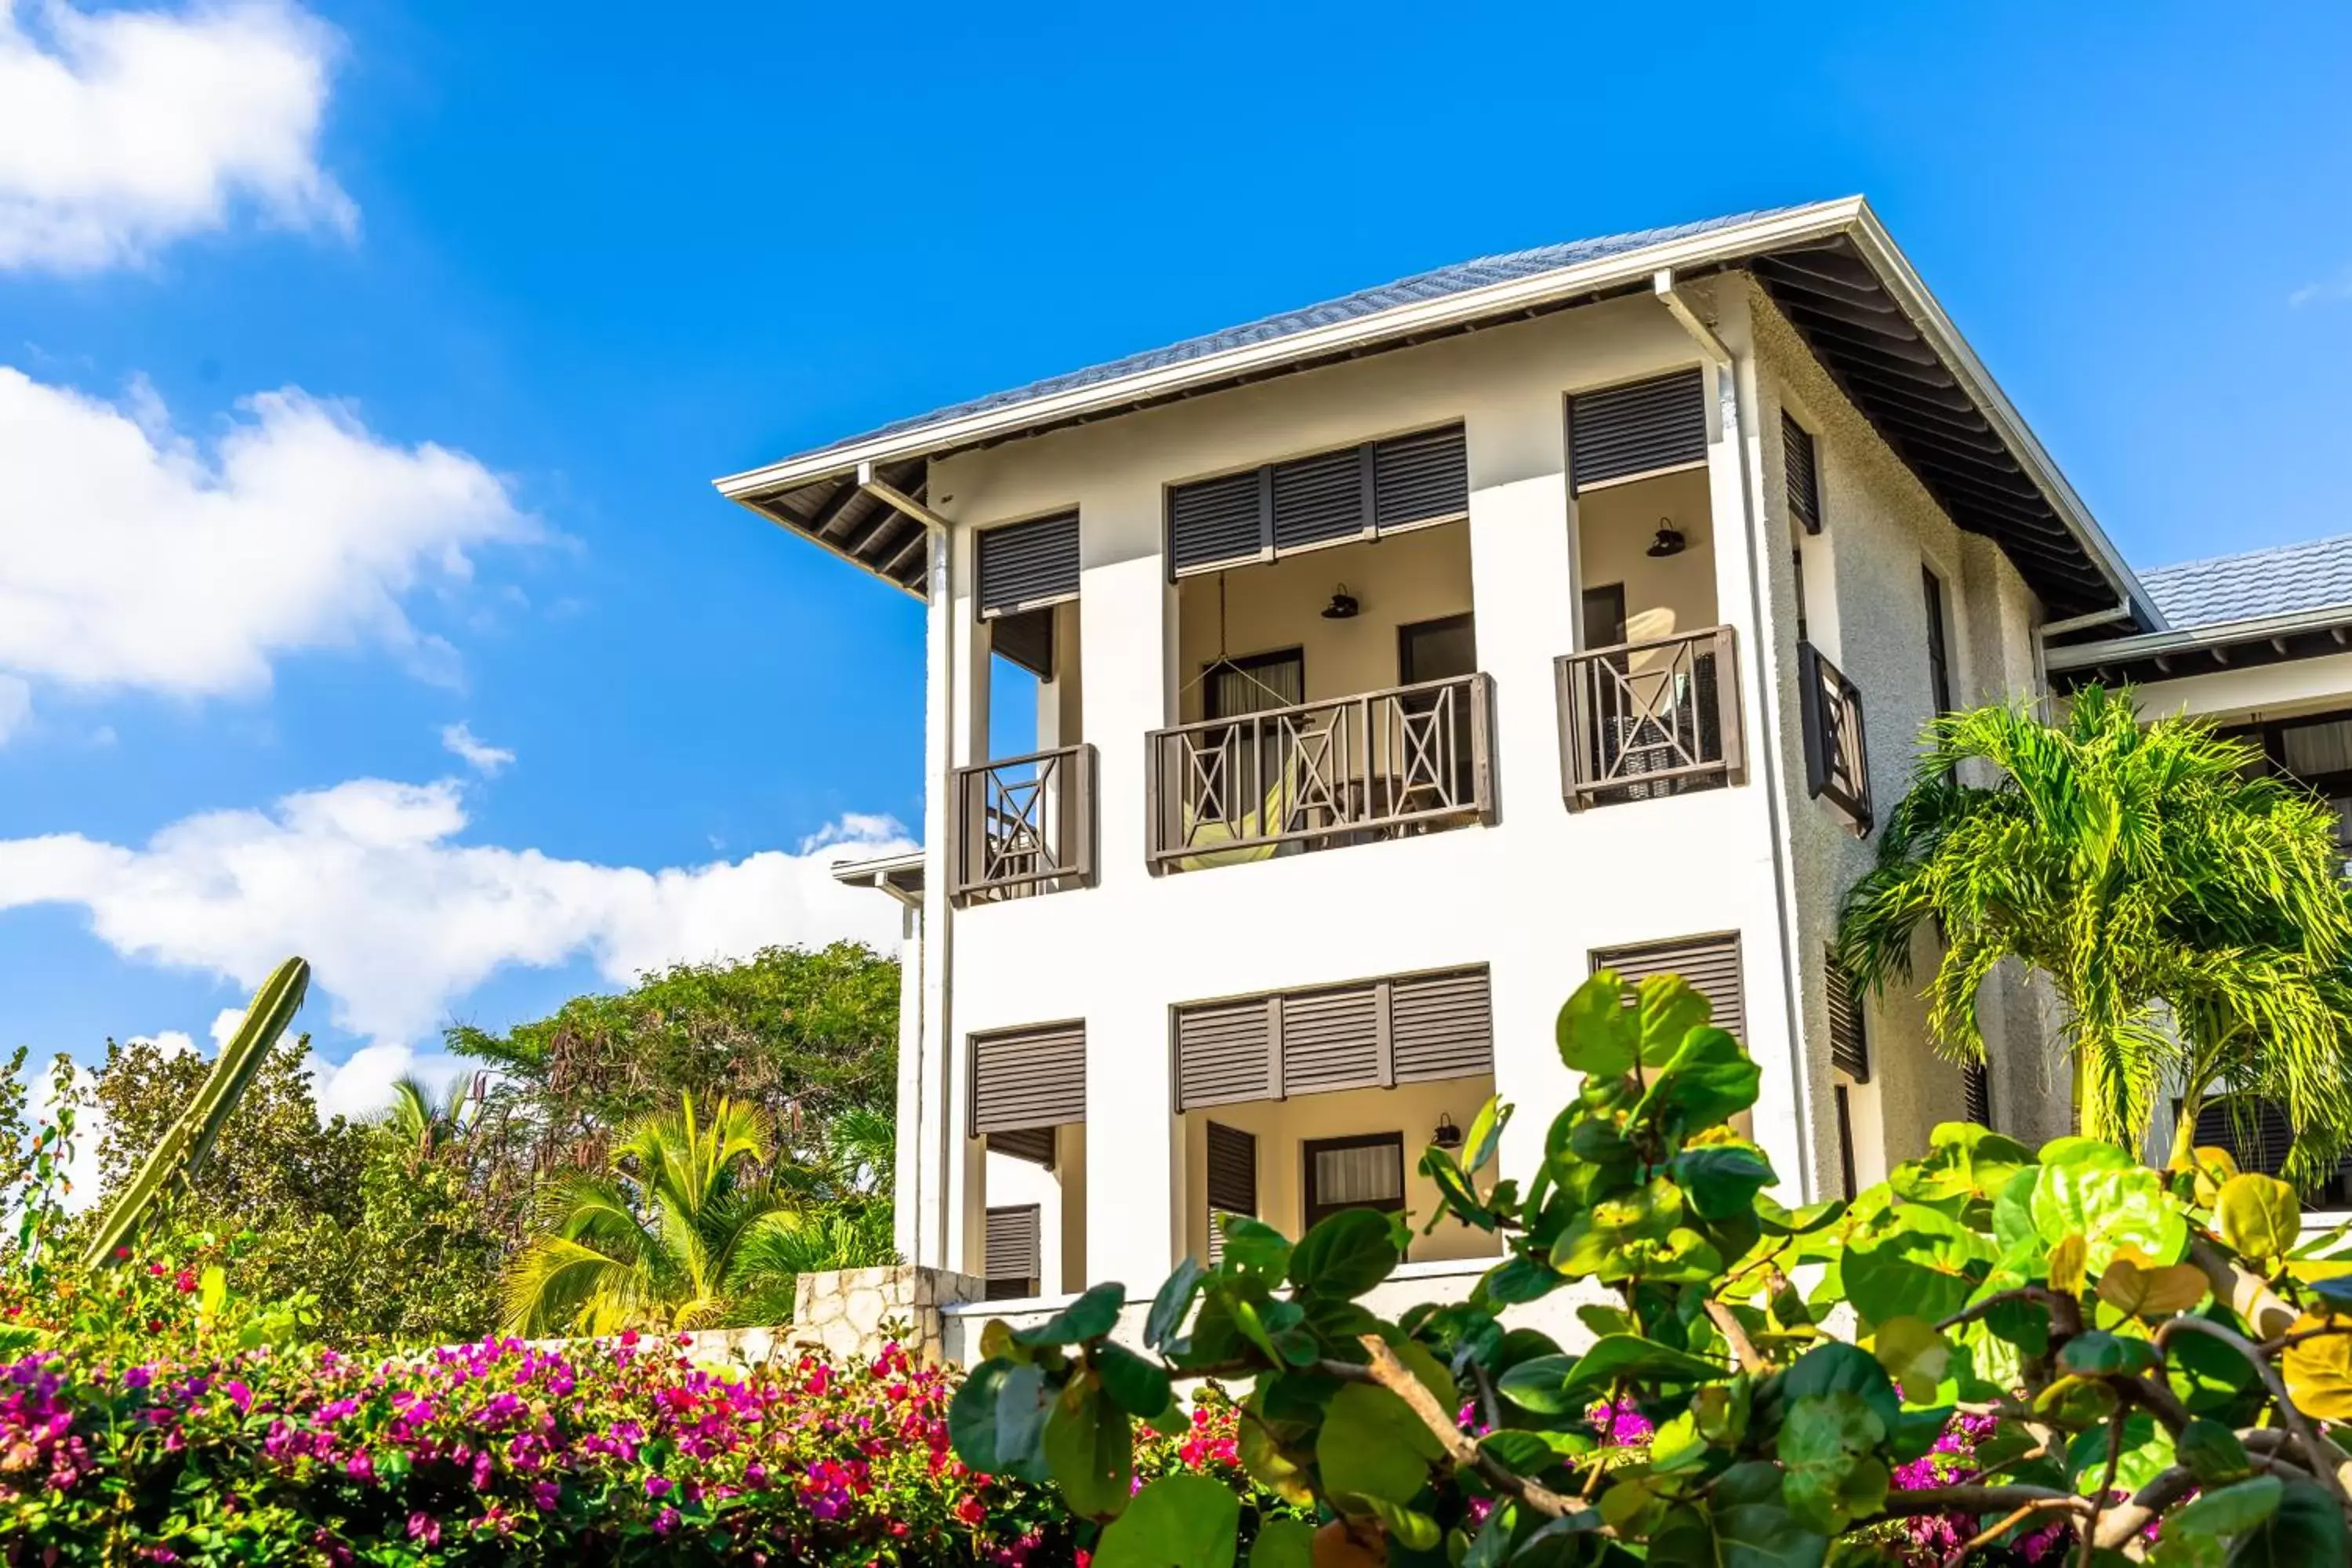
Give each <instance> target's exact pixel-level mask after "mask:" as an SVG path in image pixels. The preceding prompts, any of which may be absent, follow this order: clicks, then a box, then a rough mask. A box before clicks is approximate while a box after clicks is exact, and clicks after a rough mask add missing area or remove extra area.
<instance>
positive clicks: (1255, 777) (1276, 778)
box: [1147, 674, 1495, 871]
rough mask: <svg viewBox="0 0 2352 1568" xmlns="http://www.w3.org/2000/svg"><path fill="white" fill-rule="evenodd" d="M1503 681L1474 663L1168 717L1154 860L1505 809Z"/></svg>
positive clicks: (1364, 835)
mask: <svg viewBox="0 0 2352 1568" xmlns="http://www.w3.org/2000/svg"><path fill="white" fill-rule="evenodd" d="M1494 692H1495V684H1494V680H1493V679H1492V678H1491V677H1489V676H1486V675H1484V674H1477V675H1464V676H1456V677H1454V679H1448V680H1431V681H1424V682H1423V683H1422V684H1420V685H1417V686H1402V687H1397V688H1395V689H1391V690H1387V691H1368V692H1364V693H1362V694H1361V695H1360V696H1355V697H1343V698H1339V699H1337V700H1331V701H1326V702H1307V703H1302V704H1300V705H1299V706H1297V707H1295V708H1276V709H1269V710H1266V711H1265V712H1260V713H1244V714H1241V715H1239V716H1237V717H1234V718H1232V719H1212V720H1207V721H1202V722H1201V723H1197V724H1181V725H1179V726H1177V727H1176V728H1174V729H1172V730H1160V731H1154V732H1153V733H1152V734H1151V736H1150V773H1149V774H1148V775H1147V776H1148V779H1149V788H1150V803H1149V809H1150V827H1151V839H1150V860H1151V865H1152V868H1153V869H1155V870H1162V871H1165V870H1198V869H1201V868H1205V867H1209V866H1225V865H1237V864H1240V863H1243V862H1245V861H1250V860H1263V859H1265V858H1269V857H1271V856H1273V855H1275V854H1277V853H1279V852H1281V851H1282V850H1283V849H1285V848H1286V847H1289V846H1294V845H1295V846H1297V847H1301V848H1307V849H1325V848H1331V847H1337V846H1339V845H1343V844H1355V843H1362V842H1364V841H1366V840H1368V839H1373V838H1385V837H1399V836H1402V835H1404V834H1410V833H1424V832H1431V831H1434V830H1436V829H1439V828H1444V827H1458V826H1465V825H1467V824H1470V823H1486V822H1492V821H1493V820H1494V815H1495V785H1494V767H1493V734H1494V705H1495V696H1494Z"/></svg>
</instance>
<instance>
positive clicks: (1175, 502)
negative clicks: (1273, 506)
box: [1168, 469, 1274, 574]
mask: <svg viewBox="0 0 2352 1568" xmlns="http://www.w3.org/2000/svg"><path fill="white" fill-rule="evenodd" d="M1269 478H1270V476H1268V475H1267V474H1266V473H1265V470H1264V469H1253V470H1251V471H1250V472H1248V473H1246V474H1228V475H1226V476H1225V477H1224V478H1223V479H1202V481H1201V482H1200V483H1198V484H1191V485H1175V486H1171V488H1170V489H1169V491H1168V562H1169V565H1170V567H1171V569H1172V570H1173V571H1174V572H1176V573H1177V574H1183V573H1187V572H1200V571H1205V570H1209V569H1211V568H1215V567H1223V566H1236V565H1240V564H1241V563H1244V562H1249V561H1255V560H1257V559H1258V558H1259V556H1260V555H1261V553H1263V552H1265V551H1270V550H1272V549H1273V548H1274V538H1273V533H1272V530H1271V528H1270V526H1269V524H1270V523H1271V521H1272V520H1271V519H1270V518H1269V517H1268V516H1267V515H1266V510H1265V506H1264V505H1263V504H1262V501H1261V498H1260V495H1259V489H1260V488H1261V483H1262V481H1264V480H1265V479H1269Z"/></svg>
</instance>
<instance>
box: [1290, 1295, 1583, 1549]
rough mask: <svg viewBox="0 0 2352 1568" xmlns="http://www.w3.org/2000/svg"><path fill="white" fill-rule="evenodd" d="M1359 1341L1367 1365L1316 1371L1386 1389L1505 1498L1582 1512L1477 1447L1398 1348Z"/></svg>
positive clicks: (1552, 1510)
mask: <svg viewBox="0 0 2352 1568" xmlns="http://www.w3.org/2000/svg"><path fill="white" fill-rule="evenodd" d="M1360 1342H1361V1343H1362V1345H1363V1347H1364V1351H1365V1353H1367V1354H1368V1355H1370V1357H1371V1358H1372V1359H1371V1362H1370V1364H1369V1365H1366V1366H1358V1365H1356V1364H1355V1363H1352V1362H1333V1361H1324V1362H1318V1363H1316V1366H1315V1370H1316V1371H1318V1372H1319V1373H1325V1374H1326V1375H1328V1376H1331V1377H1339V1378H1341V1379H1343V1380H1344V1381H1346V1382H1349V1383H1369V1384H1372V1385H1373V1386H1375V1387H1377V1388H1385V1389H1387V1390H1388V1391H1389V1392H1390V1393H1391V1394H1395V1395H1396V1396H1397V1397H1398V1398H1399V1399H1402V1400H1403V1401H1404V1402H1405V1405H1406V1406H1407V1408H1409V1409H1411V1410H1412V1413H1413V1414H1414V1415H1418V1416H1420V1417H1421V1424H1422V1425H1423V1426H1426V1427H1428V1428H1429V1430H1430V1432H1431V1434H1432V1435H1433V1436H1435V1437H1436V1439H1437V1441H1438V1443H1439V1444H1440V1445H1441V1446H1443V1447H1444V1449H1445V1453H1446V1457H1447V1458H1450V1459H1452V1460H1453V1461H1454V1464H1455V1465H1456V1466H1458V1467H1460V1468H1464V1469H1468V1470H1475V1471H1477V1472H1478V1474H1479V1475H1481V1476H1483V1477H1485V1478H1486V1482H1487V1484H1488V1485H1489V1486H1492V1487H1493V1488H1494V1489H1496V1491H1498V1492H1501V1493H1502V1494H1503V1495H1504V1496H1506V1497H1510V1498H1515V1499H1517V1500H1518V1501H1520V1502H1522V1503H1524V1504H1526V1505H1527V1506H1528V1507H1529V1508H1531V1509H1533V1510H1536V1511H1537V1512H1538V1513H1540V1514H1544V1515H1546V1516H1547V1517H1549V1518H1552V1519H1565V1518H1567V1517H1568V1516H1569V1515H1570V1514H1572V1513H1577V1512H1580V1511H1581V1510H1582V1509H1583V1506H1584V1505H1583V1504H1581V1503H1580V1502H1578V1501H1577V1500H1576V1499H1574V1498H1571V1497H1565V1496H1562V1495H1561V1494H1560V1493H1559V1492H1556V1491H1554V1490H1552V1489H1550V1488H1549V1487H1548V1486H1545V1485H1543V1484H1542V1483H1541V1482H1539V1481H1531V1480H1528V1479H1527V1478H1526V1477H1524V1476H1522V1475H1520V1474H1518V1473H1517V1471H1515V1470H1513V1469H1511V1468H1509V1467H1508V1466H1507V1465H1505V1464H1503V1463H1502V1461H1500V1460H1499V1459H1496V1458H1495V1457H1494V1456H1493V1455H1492V1454H1489V1453H1487V1452H1486V1449H1485V1448H1483V1447H1479V1446H1478V1444H1477V1443H1476V1442H1475V1441H1474V1440H1473V1439H1472V1438H1471V1437H1470V1436H1469V1435H1468V1434H1466V1433H1465V1432H1464V1431H1463V1430H1462V1426H1461V1424H1460V1423H1459V1422H1458V1421H1456V1420H1455V1419H1454V1413H1453V1412H1452V1411H1450V1410H1447V1409H1445V1408H1444V1406H1443V1405H1439V1404H1438V1403H1437V1395H1436V1394H1432V1393H1431V1392H1430V1391H1429V1385H1428V1384H1425V1383H1423V1382H1422V1381H1421V1379H1419V1378H1418V1377H1415V1376H1414V1375H1413V1374H1412V1368H1411V1367H1409V1366H1407V1365H1405V1364H1404V1363H1403V1362H1402V1361H1399V1360H1398V1359H1397V1353H1396V1352H1394V1351H1392V1350H1391V1349H1389V1347H1388V1342H1386V1341H1385V1340H1383V1339H1381V1337H1380V1336H1379V1335H1378V1334H1365V1335H1363V1336H1361V1340H1360Z"/></svg>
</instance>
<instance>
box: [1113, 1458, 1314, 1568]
mask: <svg viewBox="0 0 2352 1568" xmlns="http://www.w3.org/2000/svg"><path fill="white" fill-rule="evenodd" d="M1241 1521H1242V1503H1241V1499H1240V1498H1238V1497H1236V1496H1235V1495H1234V1489H1233V1488H1231V1487H1229V1486H1227V1485H1225V1483H1224V1482H1223V1481H1217V1480H1211V1479H1209V1478H1208V1477H1206V1476H1196V1475H1190V1474H1181V1475H1173V1476H1162V1477H1160V1479H1158V1480H1156V1481H1153V1482H1152V1483H1151V1484H1150V1486H1148V1487H1145V1488H1144V1489H1142V1490H1141V1491H1139V1492H1138V1493H1136V1494H1135V1500H1133V1501H1132V1502H1130V1503H1129V1504H1128V1506H1127V1511H1126V1512H1125V1513H1123V1514H1121V1515H1119V1517H1118V1520H1117V1521H1114V1522H1113V1523H1112V1525H1111V1526H1110V1528H1109V1529H1108V1530H1106V1531H1103V1535H1102V1544H1101V1545H1099V1546H1097V1547H1096V1548H1095V1554H1094V1561H1095V1568H1233V1561H1234V1541H1235V1538H1236V1537H1237V1536H1238V1534H1239V1532H1240V1530H1241ZM1267 1528H1268V1529H1269V1530H1270V1529H1272V1528H1273V1527H1272V1526H1270V1525H1269V1526H1268V1527H1267ZM1263 1538H1264V1532H1261V1535H1260V1539H1261V1540H1262V1539H1263ZM1250 1561H1251V1563H1252V1568H1260V1565H1259V1564H1258V1560H1257V1558H1256V1557H1255V1555H1253V1556H1252V1558H1251V1560H1250ZM1311 1561H1312V1550H1311V1548H1310V1549H1309V1551H1308V1554H1307V1556H1306V1557H1305V1558H1299V1557H1286V1556H1284V1555H1282V1554H1281V1552H1279V1551H1277V1552H1276V1554H1275V1555H1274V1556H1272V1557H1271V1558H1269V1559H1268V1560H1267V1563H1265V1565H1264V1568H1299V1564H1300V1563H1306V1562H1311Z"/></svg>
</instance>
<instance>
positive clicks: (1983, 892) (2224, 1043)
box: [1838, 687, 2352, 1181]
mask: <svg viewBox="0 0 2352 1568" xmlns="http://www.w3.org/2000/svg"><path fill="white" fill-rule="evenodd" d="M2260 761H2261V753H2260V752H2259V751H2258V750H2256V748H2254V747H2252V746H2251V745H2249V744H2246V743H2245V742H2240V741H2235V740H2231V739H2228V738H2226V737H2223V736H2221V735H2218V734H2216V733H2214V732H2213V731H2212V730H2211V729H2210V727H2209V726H2207V725H2205V724H2203V723H2200V722H2196V721H2189V720H2187V719H2181V718H2173V719H2159V720H2158V721H2155V722H2153V723H2150V724H2147V725H2146V726H2143V725H2142V724H2141V723H2140V722H2139V718H2138V714H2137V709H2136V707H2135V704H2134V703H2133V700H2132V698H2131V695H2130V693H2129V692H2127V691H2126V692H2120V693H2114V692H2109V691H2106V690H2105V689H2102V688H2098V687H2092V688H2088V689H2084V690H2083V691H2081V692H2079V693H2077V694H2076V695H2075V697H2074V702H2073V708H2072V710H2071V712H2070V713H2069V714H2068V715H2067V717H2066V718H2065V720H2064V721H2063V722H2060V723H2049V722H2045V721H2042V720H2041V719H2039V718H2037V717H2036V716H2035V715H2034V714H2033V713H2032V712H2031V711H2030V710H2027V709H2025V708H2022V707H2002V706H1993V707H1987V708H1980V709H1977V710H1971V711H1967V712H1959V713H1951V714H1947V715H1945V716H1944V717H1942V718H1940V719H1937V720H1936V721H1934V722H1932V723H1931V724H1929V725H1928V726H1927V731H1926V733H1925V737H1924V747H1923V751H1922V753H1921V755H1920V757H1919V761H1918V765H1917V770H1916V773H1915V775H1914V777H1913V780H1912V784H1911V789H1910V793H1909V794H1908V795H1906V796H1905V797H1904V799H1903V802H1902V804H1901V805H1898V806H1897V807H1896V808H1895V813H1894V815H1893V816H1892V817H1891V818H1890V819H1889V821H1888V822H1887V824H1886V827H1885V833H1884V835H1883V837H1881V839H1880V841H1879V850H1878V864H1877V867H1876V868H1874V870H1872V871H1871V872H1870V873H1869V875H1867V876H1865V877H1864V879H1862V880H1861V881H1860V882H1858V883H1856V884H1855V886H1854V887H1853V889H1852V890H1851V891H1850V892H1849V893H1848V894H1847V896H1846V900H1845V904H1844V908H1843V910H1842V911H1841V916H1840V921H1839V933H1838V958H1839V961H1840V963H1842V964H1843V966H1844V967H1845V969H1846V970H1847V972H1848V973H1850V974H1851V975H1852V976H1853V978H1854V979H1855V980H1856V981H1857V982H1858V983H1860V984H1864V985H1866V986H1869V987H1871V988H1873V989H1876V988H1880V987H1883V986H1885V984H1887V983H1888V982H1889V980H1891V979H1893V978H1894V977H1895V976H1898V975H1899V976H1903V977H1906V978H1907V977H1908V976H1909V974H1910V969H1911V945H1912V939H1913V937H1914V936H1915V934H1916V932H1917V931H1919V929H1920V927H1921V926H1922V925H1923V924H1927V925H1930V926H1931V927H1932V928H1934V929H1937V930H1939V931H1941V932H1942V933H1943V936H1944V938H1945V942H1946V946H1945V949H1944V953H1943V957H1942V960H1941V961H1940V963H1938V964H1937V968H1936V973H1935V975H1934V977H1933V978H1932V979H1931V980H1930V981H1929V983H1928V985H1927V993H1926V994H1927V1002H1928V1025H1929V1028H1930V1031H1931V1033H1932V1034H1933V1036H1934V1037H1935V1039H1936V1042H1937V1045H1938V1047H1940V1048H1941V1049H1942V1050H1943V1051H1944V1052H1945V1053H1946V1054H1947V1055H1949V1056H1952V1057H1954V1058H1958V1059H1961V1060H1967V1061H1981V1060H1982V1059H1983V1057H1984V1039H1983V1036H1982V1035H1981V1034H1980V1033H1979V1028H1978V1021H1977V1016H1976V1006H1977V995H1978V992H1979V988H1980V987H1981V985H1982V984H1983V982H1984V979H1985V977H1986V975H1987V974H1989V973H1990V972H1991V970H1992V969H1993V967H1994V965H1996V964H1997V963H2000V961H2001V960H2002V959H2004V958H2011V957H2014V958H2016V959H2018V960H2020V961H2021V962H2022V963H2025V964H2026V965H2027V966H2028V967H2029V968H2032V969H2036V970H2040V971H2041V972H2042V973H2044V974H2046V975H2047V976H2049V979H2050V982H2051V984H2052V985H2053V988H2054V990H2055V991H2056V993H2057V998H2058V1003H2059V1008H2060V1016H2059V1020H2058V1023H2059V1044H2060V1046H2061V1047H2062V1048H2063V1050H2064V1051H2065V1052H2066V1053H2067V1055H2068V1056H2069V1057H2070V1058H2071V1059H2072V1062H2073V1066H2074V1104H2075V1114H2076V1116H2077V1118H2078V1122H2079V1126H2080V1128H2081V1131H2084V1133H2087V1134H2088V1135H2090V1136H2092V1137H2096V1138H2103V1139H2107V1140H2110V1141H2113V1142H2119V1143H2122V1144H2124V1145H2125V1146H2126V1147H2133V1148H2136V1147H2137V1145H2138V1144H2139V1143H2140V1142H2142V1141H2143V1140H2144V1139H2145V1138H2146V1137H2147V1131H2148V1128H2149V1126H2150V1123H2151V1121H2152V1119H2153V1117H2154V1115H2155V1111H2156V1105H2157V1100H2158V1095H2159V1094H2160V1093H2161V1092H2162V1090H2163V1089H2164V1088H2165V1086H2166V1085H2167V1084H2171V1085H2175V1086H2177V1087H2178V1088H2179V1091H2180V1093H2181V1096H2182V1102H2183V1106H2184V1114H2183V1115H2182V1117H2181V1119H2180V1126H2179V1131H2178V1132H2177V1134H2176V1141H2175V1153H2176V1157H2179V1156H2182V1155H2185V1154H2186V1153H2187V1152H2188V1150H2189V1144H2190V1143H2191V1142H2193V1141H2194V1140H2193V1136H2192V1131H2193V1128H2194V1126H2195V1122H2196V1112H2197V1110H2198V1108H2199V1107H2200V1106H2201V1105H2203V1104H2204V1103H2205V1102H2206V1100H2207V1097H2208V1096H2209V1095H2210V1094H2212V1093H2213V1091H2214V1090H2216V1089H2221V1088H2223V1087H2224V1086H2226V1088H2227V1089H2228V1091H2229V1092H2230V1095H2231V1098H2232V1099H2234V1100H2238V1101H2239V1103H2240V1105H2241V1106H2242V1107H2245V1106H2250V1105H2251V1103H2252V1100H2256V1099H2261V1100H2271V1101H2273V1102H2275V1103H2276V1104H2278V1105H2279V1106H2280V1107H2281V1108H2282V1109H2283V1110H2284V1111H2285V1113H2286V1115H2287V1117H2288V1119H2289V1120H2290V1121H2293V1122H2294V1125H2295V1127H2296V1128H2297V1130H2298V1136H2297V1138H2296V1141H2295V1147H2294V1152H2293V1155H2292V1156H2291V1158H2290V1160H2289V1163H2288V1172H2287V1173H2288V1174H2289V1175H2290V1176H2292V1177H2295V1178H2298V1179H2303V1180H2306V1181H2307V1180H2311V1179H2315V1178H2316V1177H2318V1176H2319V1175H2321V1174H2323V1173H2325V1172H2326V1171H2327V1170H2329V1169H2332V1168H2333V1166H2334V1164H2335V1163H2336V1160H2337V1158H2338V1157H2339V1156H2340V1155H2341V1153H2342V1152H2344V1150H2345V1149H2346V1148H2347V1145H2352V905H2348V904H2347V894H2346V889H2345V883H2344V880H2343V875H2342V871H2343V859H2342V852H2341V850H2340V849H2339V848H2338V847H2337V843H2336V817H2335V815H2334V814H2333V813H2332V812H2331V811H2330V810H2329V809H2328V808H2327V806H2326V805H2325V804H2324V803H2322V802H2321V801H2320V800H2318V799H2317V798H2316V797H2315V796H2314V795H2311V794H2309V793H2308V792H2307V791H2305V790H2303V789H2300V788H2298V787H2296V786H2294V784H2291V783H2288V782H2284V781H2281V780H2277V779H2273V778H2266V777H2260V776H2256V775H2255V774H2254V773H2253V772H2252V769H2253V767H2254V766H2255V764H2257V763H2259V762H2260ZM1964 763H1965V764H1990V767H1991V769H1992V771H1993V773H1994V774H1995V775H1996V776H1997V778H1998V781H1999V782H1998V783H1996V784H1993V785H1992V786H1991V787H1990V788H1987V787H1979V786H1977V785H1973V784H1962V783H1960V782H1958V781H1959V777H1960V773H1959V770H1960V767H1961V764H1964Z"/></svg>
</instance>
